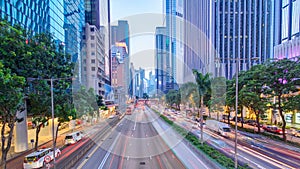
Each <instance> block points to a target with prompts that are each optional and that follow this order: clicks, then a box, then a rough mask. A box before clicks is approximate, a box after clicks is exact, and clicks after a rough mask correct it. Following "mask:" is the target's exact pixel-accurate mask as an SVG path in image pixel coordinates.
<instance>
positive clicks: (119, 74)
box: [111, 43, 129, 109]
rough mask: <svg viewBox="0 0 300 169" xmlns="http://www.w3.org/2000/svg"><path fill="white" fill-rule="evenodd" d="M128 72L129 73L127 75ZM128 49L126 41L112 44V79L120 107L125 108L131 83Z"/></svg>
mask: <svg viewBox="0 0 300 169" xmlns="http://www.w3.org/2000/svg"><path fill="white" fill-rule="evenodd" d="M127 73H128V75H127ZM128 78H129V65H128V50H127V46H126V44H125V43H116V44H115V45H113V46H112V81H111V84H112V86H113V88H114V94H115V101H116V103H117V104H118V105H119V107H120V109H123V108H125V104H126V101H127V98H128V97H129V96H128V91H129V90H128V89H129V83H128V82H127V79H128Z"/></svg>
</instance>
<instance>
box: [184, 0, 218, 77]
mask: <svg viewBox="0 0 300 169" xmlns="http://www.w3.org/2000/svg"><path fill="white" fill-rule="evenodd" d="M213 12H214V2H213V1H207V0H204V1H198V0H184V21H185V22H184V64H185V65H184V77H185V79H184V81H190V80H191V79H193V78H194V77H193V74H192V70H193V69H196V70H198V71H199V72H201V73H212V74H214V51H215V50H214V45H213V44H214V36H215V32H214V31H215V27H214V25H215V24H214V16H212V14H213Z"/></svg>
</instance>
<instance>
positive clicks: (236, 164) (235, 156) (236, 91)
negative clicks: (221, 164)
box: [216, 57, 259, 168]
mask: <svg viewBox="0 0 300 169" xmlns="http://www.w3.org/2000/svg"><path fill="white" fill-rule="evenodd" d="M258 59H259V58H258V57H253V58H250V59H243V58H232V59H226V60H235V64H236V73H235V119H234V121H235V132H234V136H235V138H234V142H235V144H234V168H238V156H237V112H238V94H239V90H238V84H239V82H238V81H239V65H240V61H241V60H258ZM216 60H217V61H218V66H219V60H220V58H216Z"/></svg>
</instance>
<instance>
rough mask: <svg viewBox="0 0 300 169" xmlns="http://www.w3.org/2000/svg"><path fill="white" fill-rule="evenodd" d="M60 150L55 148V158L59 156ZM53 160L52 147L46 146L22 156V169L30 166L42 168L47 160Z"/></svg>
mask: <svg viewBox="0 0 300 169" xmlns="http://www.w3.org/2000/svg"><path fill="white" fill-rule="evenodd" d="M60 154H61V151H60V150H59V149H56V151H55V158H57V157H59V156H60ZM52 160H53V149H51V148H46V149H40V150H38V151H35V152H33V153H31V154H29V155H27V156H25V157H24V163H23V167H24V169H27V168H28V169H29V168H30V169H31V168H42V167H44V166H45V165H46V163H47V162H50V161H52Z"/></svg>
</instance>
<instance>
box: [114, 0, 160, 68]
mask: <svg viewBox="0 0 300 169" xmlns="http://www.w3.org/2000/svg"><path fill="white" fill-rule="evenodd" d="M110 3H111V4H110V5H111V25H117V21H118V20H127V21H128V24H129V31H130V61H131V62H133V64H134V67H135V69H138V68H139V67H141V68H143V69H146V70H151V69H153V68H154V52H155V28H156V27H157V26H161V25H163V16H162V13H163V1H162V0H111V1H110ZM147 72H148V71H147Z"/></svg>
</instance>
